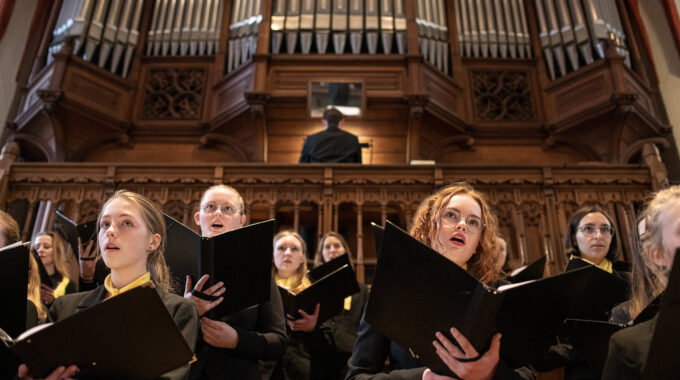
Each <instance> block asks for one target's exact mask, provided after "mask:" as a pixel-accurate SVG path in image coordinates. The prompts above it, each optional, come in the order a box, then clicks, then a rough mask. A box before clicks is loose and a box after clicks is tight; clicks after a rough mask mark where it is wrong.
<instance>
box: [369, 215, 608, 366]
mask: <svg viewBox="0 0 680 380" xmlns="http://www.w3.org/2000/svg"><path fill="white" fill-rule="evenodd" d="M595 271H599V269H598V268H595V267H590V268H582V269H579V270H575V271H572V272H567V273H562V274H559V275H557V276H554V277H549V278H544V279H540V280H536V281H529V282H525V283H520V284H512V285H508V286H505V287H501V288H499V289H494V288H492V287H489V286H486V285H484V284H482V283H481V282H480V281H478V280H477V279H476V278H474V277H473V276H472V275H470V274H469V273H468V272H467V271H465V270H464V269H463V268H461V267H459V266H458V265H456V264H454V263H453V262H451V261H449V260H448V259H446V258H445V257H444V256H442V255H440V254H439V253H437V252H435V251H433V250H432V249H431V248H430V247H427V246H425V245H424V244H422V243H420V242H419V241H417V240H416V239H414V238H412V237H411V236H409V235H408V234H407V233H406V232H404V231H403V230H401V229H399V228H398V227H396V226H394V225H393V224H392V223H389V222H388V223H387V225H386V227H385V231H384V235H383V238H382V244H381V252H380V254H379V255H378V264H377V267H376V271H375V277H374V280H373V285H372V288H371V295H370V296H369V301H368V306H367V308H366V316H365V318H366V321H367V322H368V323H370V324H371V325H372V326H373V327H375V328H376V329H378V331H380V332H381V333H383V334H384V335H386V336H387V337H389V338H390V339H392V340H393V341H395V342H396V343H397V344H399V345H401V346H402V347H404V348H406V349H411V350H412V352H414V353H415V354H416V355H418V357H419V359H420V360H421V362H423V363H424V364H425V365H427V366H428V367H429V368H431V369H432V370H434V371H435V372H437V373H439V374H444V375H449V376H450V375H451V372H450V371H449V369H448V367H446V365H445V364H444V363H443V362H442V361H441V360H440V359H439V357H438V356H437V355H436V353H435V350H434V347H433V346H432V341H433V340H434V339H435V332H436V331H440V332H442V333H444V334H445V335H447V336H448V337H449V339H451V340H453V338H452V337H451V336H450V333H449V330H450V328H451V327H456V328H458V329H459V330H460V331H461V332H462V333H463V334H464V335H465V336H466V337H467V338H468V340H469V341H470V342H471V343H472V344H473V345H474V346H475V348H476V349H477V350H478V351H479V352H485V351H486V350H487V349H488V346H489V343H490V340H491V337H492V336H493V334H494V333H496V332H498V331H499V332H501V333H502V334H503V338H502V340H501V357H502V358H503V359H504V360H505V361H506V362H507V363H508V364H509V365H510V366H512V367H520V366H523V365H527V364H530V363H532V362H535V361H537V360H538V359H540V358H542V357H543V355H544V354H545V353H546V352H547V350H548V348H549V347H550V346H551V345H552V344H555V343H556V336H557V332H558V330H559V329H560V328H561V327H562V324H563V321H564V319H565V318H567V317H570V316H571V315H599V314H600V313H602V311H601V310H599V309H595V310H586V309H584V308H588V307H592V306H593V305H590V304H587V303H586V304H585V305H584V304H583V303H582V302H581V297H582V296H583V293H584V292H591V293H594V294H596V295H598V296H601V297H606V294H601V292H600V291H599V290H598V284H597V281H598V277H597V276H594V272H595Z"/></svg>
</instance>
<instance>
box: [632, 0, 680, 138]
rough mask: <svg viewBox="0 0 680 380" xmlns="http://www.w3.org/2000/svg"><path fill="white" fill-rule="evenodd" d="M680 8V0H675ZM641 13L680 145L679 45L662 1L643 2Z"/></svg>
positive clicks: (662, 90) (663, 94)
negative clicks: (677, 45)
mask: <svg viewBox="0 0 680 380" xmlns="http://www.w3.org/2000/svg"><path fill="white" fill-rule="evenodd" d="M675 3H676V4H678V7H679V8H678V10H680V0H675ZM638 4H640V14H641V16H642V20H643V22H644V24H645V28H646V29H647V33H648V35H649V44H650V45H651V49H652V55H653V56H654V66H655V67H656V72H657V74H658V76H659V89H660V90H661V96H662V98H663V101H664V104H665V105H666V111H667V112H668V118H669V121H670V124H671V127H672V128H673V137H674V138H675V145H676V146H678V147H680V52H678V49H677V48H676V46H675V42H674V41H673V37H672V35H671V29H670V26H669V25H668V19H667V18H666V14H665V11H664V8H663V5H661V1H659V0H644V1H640V2H639V3H638Z"/></svg>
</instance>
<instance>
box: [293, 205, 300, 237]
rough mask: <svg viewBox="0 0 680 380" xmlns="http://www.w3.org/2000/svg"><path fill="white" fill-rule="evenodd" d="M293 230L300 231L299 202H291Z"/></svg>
mask: <svg viewBox="0 0 680 380" xmlns="http://www.w3.org/2000/svg"><path fill="white" fill-rule="evenodd" d="M293 231H295V232H300V202H295V203H294V204H293Z"/></svg>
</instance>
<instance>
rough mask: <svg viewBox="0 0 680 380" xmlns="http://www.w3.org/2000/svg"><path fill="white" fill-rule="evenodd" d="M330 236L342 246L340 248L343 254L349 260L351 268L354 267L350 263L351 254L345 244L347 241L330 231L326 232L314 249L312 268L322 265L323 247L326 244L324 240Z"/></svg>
mask: <svg viewBox="0 0 680 380" xmlns="http://www.w3.org/2000/svg"><path fill="white" fill-rule="evenodd" d="M331 236H332V237H334V238H336V239H338V240H339V241H340V244H342V247H343V248H344V249H345V254H346V255H347V257H348V258H349V263H350V265H352V267H354V263H353V262H352V253H351V252H350V250H349V245H348V244H347V241H346V240H345V238H344V237H342V235H340V234H339V233H337V232H334V231H330V232H326V233H325V234H324V235H323V236H322V237H321V240H319V246H318V247H317V248H316V254H314V268H316V267H318V266H319V265H322V264H323V263H324V259H323V245H324V244H325V243H326V239H328V238H329V237H331Z"/></svg>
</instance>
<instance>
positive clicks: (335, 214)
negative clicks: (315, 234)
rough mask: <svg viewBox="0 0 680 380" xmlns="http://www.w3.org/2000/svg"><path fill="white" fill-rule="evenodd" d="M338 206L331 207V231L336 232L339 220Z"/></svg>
mask: <svg viewBox="0 0 680 380" xmlns="http://www.w3.org/2000/svg"><path fill="white" fill-rule="evenodd" d="M339 214H340V205H338V204H334V205H333V231H335V232H337V231H338V224H339V222H338V219H339V218H340V215H339Z"/></svg>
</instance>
